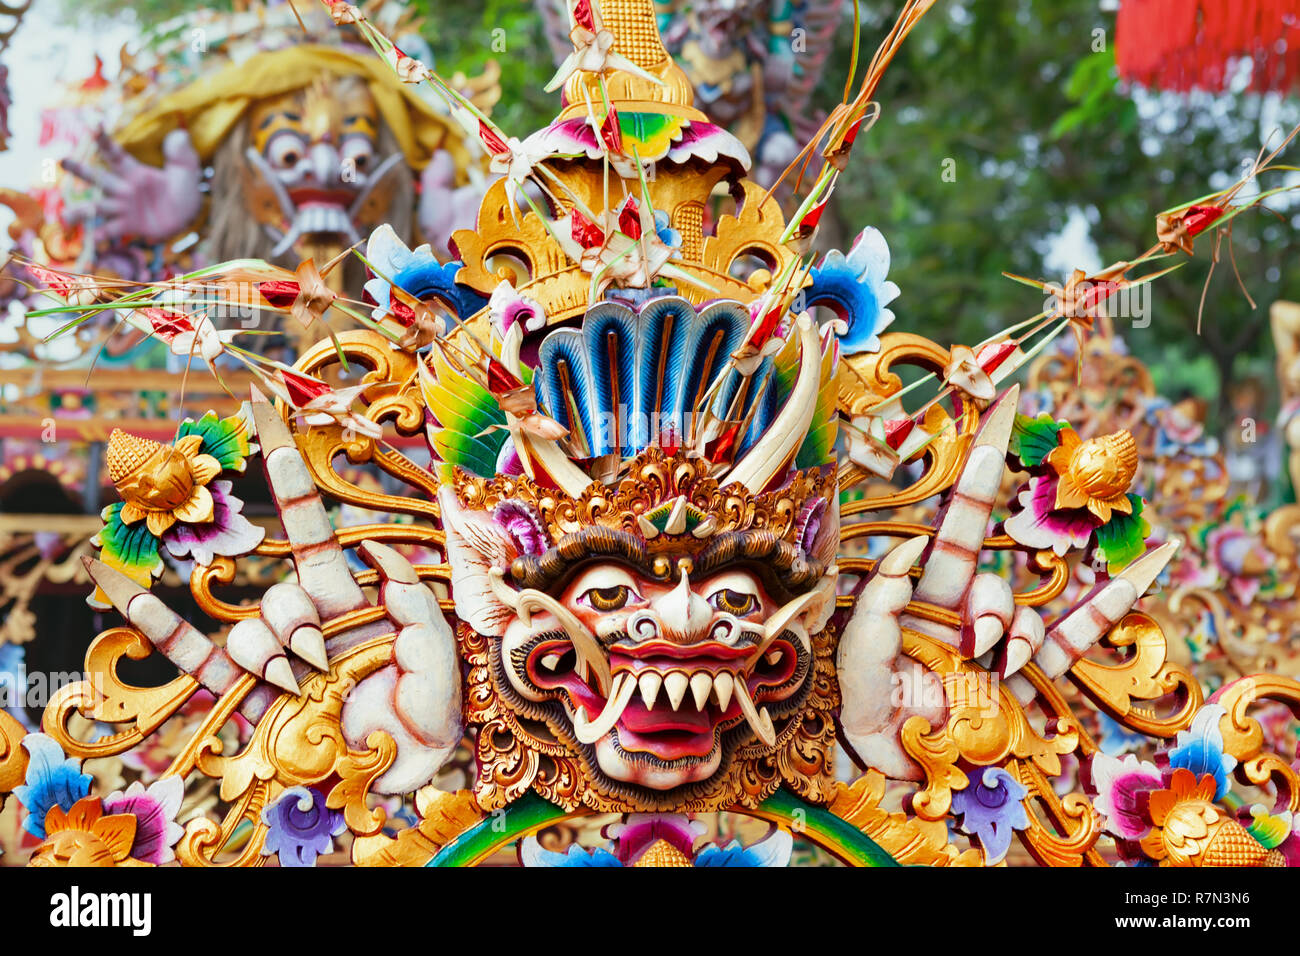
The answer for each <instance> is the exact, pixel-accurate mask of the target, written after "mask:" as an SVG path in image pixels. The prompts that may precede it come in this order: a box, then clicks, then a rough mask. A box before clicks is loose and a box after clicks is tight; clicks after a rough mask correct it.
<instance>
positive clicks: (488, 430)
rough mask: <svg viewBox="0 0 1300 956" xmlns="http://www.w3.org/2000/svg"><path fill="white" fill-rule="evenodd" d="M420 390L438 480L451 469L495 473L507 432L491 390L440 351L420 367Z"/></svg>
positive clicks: (445, 477)
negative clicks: (459, 369) (477, 382)
mask: <svg viewBox="0 0 1300 956" xmlns="http://www.w3.org/2000/svg"><path fill="white" fill-rule="evenodd" d="M420 389H421V392H422V394H423V396H424V407H425V416H426V419H427V420H426V424H425V429H426V431H427V432H428V436H429V445H430V447H431V448H432V449H433V451H434V455H435V456H436V457H435V461H434V465H435V470H436V472H437V474H438V476H439V478H441V479H442V480H444V481H446V480H449V479H450V478H451V475H452V471H453V469H455V468H462V469H464V470H465V471H467V472H469V473H470V474H473V475H477V476H479V477H481V478H490V477H492V476H493V475H495V474H496V473H497V456H498V455H500V453H501V447H502V446H503V445H504V444H505V441H506V438H507V437H508V436H509V433H508V432H507V431H506V429H505V424H506V416H505V412H503V411H501V407H500V406H499V405H498V404H497V402H496V400H495V399H494V398H493V397H492V395H491V393H490V392H488V390H487V389H485V388H483V387H482V386H480V385H478V384H476V383H475V382H472V381H470V380H469V379H468V378H466V377H465V376H464V375H462V374H461V373H460V372H459V371H458V370H457V369H456V368H454V367H453V366H452V365H451V363H450V362H448V361H447V359H446V357H445V356H444V355H443V353H442V351H441V350H440V349H434V350H433V351H432V357H431V361H430V365H429V366H428V367H425V366H422V370H421V373H420Z"/></svg>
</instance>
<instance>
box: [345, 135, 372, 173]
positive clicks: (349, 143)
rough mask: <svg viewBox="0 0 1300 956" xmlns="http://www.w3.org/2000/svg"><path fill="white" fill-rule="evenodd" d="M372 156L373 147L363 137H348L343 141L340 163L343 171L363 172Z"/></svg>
mask: <svg viewBox="0 0 1300 956" xmlns="http://www.w3.org/2000/svg"><path fill="white" fill-rule="evenodd" d="M373 154H374V146H373V145H372V144H371V142H370V140H369V139H367V138H366V137H364V136H349V137H347V138H346V139H345V140H344V141H343V150H342V157H341V159H342V162H343V166H344V168H345V169H347V168H351V169H355V170H356V171H357V172H359V173H361V172H365V171H366V168H367V167H368V166H369V165H370V158H371V156H372V155H373Z"/></svg>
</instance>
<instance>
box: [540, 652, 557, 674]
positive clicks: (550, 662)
mask: <svg viewBox="0 0 1300 956" xmlns="http://www.w3.org/2000/svg"><path fill="white" fill-rule="evenodd" d="M559 663H560V655H559V654H557V653H555V652H554V651H552V652H551V653H549V654H547V655H546V656H545V657H543V658H542V666H543V667H545V668H546V669H547V670H548V671H553V670H555V668H556V666H558V665H559Z"/></svg>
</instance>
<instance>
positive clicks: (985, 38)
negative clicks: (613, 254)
mask: <svg viewBox="0 0 1300 956" xmlns="http://www.w3.org/2000/svg"><path fill="white" fill-rule="evenodd" d="M892 7H893V5H892V4H890V5H886V4H872V5H871V6H870V10H869V11H865V12H864V31H863V44H864V46H867V47H868V48H874V46H875V44H876V43H877V42H879V41H878V38H879V37H880V36H882V35H883V33H884V32H885V30H887V28H888V25H889V22H890V21H891V20H892V17H893V15H894V12H893V9H892ZM1114 26H1115V23H1114V15H1113V14H1108V13H1104V12H1101V11H1100V10H1099V9H1098V5H1097V3H1096V2H1095V0H964V2H952V3H942V2H941V3H939V4H936V6H935V8H934V10H933V11H932V12H931V13H930V14H929V15H928V16H927V17H926V18H925V20H924V21H923V22H922V23H921V25H920V26H919V27H918V28H917V29H916V31H915V32H914V33H913V34H912V36H911V37H910V38H909V39H908V41H907V43H906V45H905V46H904V48H903V50H902V52H901V53H900V55H899V56H898V57H897V58H896V59H895V61H894V63H893V65H892V66H891V67H890V70H889V72H888V73H887V74H886V76H885V79H884V82H883V83H882V84H881V86H880V88H879V91H878V94H877V98H878V99H879V100H880V102H881V103H882V105H883V115H882V116H881V118H880V120H879V122H877V124H876V126H875V127H874V128H873V129H872V130H871V131H870V133H868V134H867V135H866V136H865V137H864V138H862V139H860V140H859V147H858V149H857V151H856V153H855V155H854V158H853V165H852V166H851V170H850V171H851V173H852V175H850V176H846V177H845V181H842V185H841V186H840V187H839V190H838V193H837V201H838V204H839V206H838V211H839V213H840V217H841V220H842V221H843V222H845V223H851V224H853V225H854V226H857V225H859V224H864V223H870V224H872V225H875V226H877V227H879V228H880V229H881V230H882V231H884V232H885V234H886V236H888V238H889V240H890V244H891V247H892V249H893V253H894V268H893V270H892V278H894V280H895V281H896V282H898V284H899V285H900V286H901V288H902V290H903V295H902V297H901V298H900V299H899V300H898V301H897V302H896V303H895V304H894V305H893V306H892V307H893V309H894V311H895V312H896V314H897V315H898V316H899V325H900V327H904V328H907V327H914V328H917V329H921V330H924V331H926V332H927V333H928V334H930V335H932V336H934V337H936V338H938V339H940V340H943V339H951V340H953V341H970V340H974V339H977V338H979V337H980V336H981V335H983V334H985V333H987V332H988V331H991V330H993V329H996V328H998V327H1000V326H1003V325H1006V324H1008V323H1010V322H1013V321H1016V320H1018V319H1021V318H1024V317H1027V316H1029V315H1032V314H1033V313H1035V312H1037V311H1038V310H1039V309H1040V308H1041V307H1042V298H1041V296H1039V295H1038V294H1037V293H1035V292H1034V290H1032V289H1028V288H1025V287H1021V286H1017V285H1015V284H1013V283H1011V282H1010V281H1009V280H1007V279H1004V278H1001V276H1000V273H1001V272H1003V271H1004V270H1005V271H1010V272H1016V273H1020V274H1025V275H1032V276H1037V277H1040V278H1050V279H1053V280H1055V281H1060V279H1061V278H1063V276H1062V275H1060V272H1061V270H1060V268H1058V269H1057V270H1056V272H1055V273H1052V272H1051V271H1050V270H1049V269H1048V268H1047V264H1046V261H1045V260H1046V258H1047V257H1048V254H1049V252H1050V251H1051V249H1052V247H1053V245H1054V243H1053V239H1054V237H1056V236H1057V235H1059V233H1060V232H1061V230H1062V228H1063V227H1064V225H1065V224H1066V223H1067V221H1069V219H1070V218H1071V215H1072V214H1075V215H1078V214H1081V215H1083V216H1084V217H1086V219H1087V223H1088V226H1089V233H1090V237H1091V239H1092V240H1093V241H1094V242H1095V243H1096V246H1097V248H1098V251H1099V254H1100V256H1101V259H1102V262H1103V263H1104V264H1109V263H1111V262H1114V261H1117V260H1120V259H1124V258H1127V257H1132V256H1135V255H1137V254H1139V253H1141V252H1142V251H1144V250H1146V249H1147V248H1148V247H1150V246H1151V245H1152V243H1153V242H1154V241H1155V214H1156V213H1157V212H1159V211H1160V210H1162V209H1165V208H1167V207H1169V206H1172V205H1174V204H1175V203H1178V202H1185V201H1188V200H1191V199H1194V198H1196V197H1198V196H1201V195H1203V194H1205V193H1206V192H1208V191H1210V190H1211V189H1217V188H1223V187H1225V186H1227V185H1229V184H1230V183H1231V182H1232V181H1233V180H1234V179H1235V178H1236V177H1237V175H1238V174H1239V172H1240V170H1241V163H1242V160H1243V159H1244V158H1246V157H1251V158H1253V157H1254V156H1255V155H1256V153H1257V152H1258V150H1259V148H1260V146H1261V144H1262V143H1263V142H1264V140H1265V139H1266V138H1268V137H1270V135H1271V141H1272V142H1273V143H1274V144H1276V143H1278V142H1280V140H1281V138H1282V136H1283V134H1284V132H1286V131H1289V130H1290V128H1291V126H1292V125H1294V124H1295V123H1296V122H1297V121H1298V120H1300V109H1297V104H1296V102H1295V101H1294V100H1290V101H1280V100H1279V98H1278V97H1262V96H1259V95H1256V94H1244V93H1241V94H1227V95H1223V96H1209V95H1207V94H1194V95H1191V96H1178V95H1173V94H1155V93H1146V92H1144V91H1140V90H1139V91H1134V90H1130V89H1127V88H1125V87H1123V86H1121V85H1119V84H1118V81H1117V79H1116V72H1115V63H1114V49H1115V47H1114V44H1115V35H1114ZM847 32H848V34H849V37H851V33H852V31H847ZM848 62H849V42H848V38H845V37H844V36H841V37H839V39H838V41H837V48H836V50H835V52H834V54H833V64H832V67H831V68H830V69H829V70H828V71H827V76H826V79H825V80H824V81H823V84H822V86H823V90H822V92H823V93H824V94H825V100H826V101H828V102H832V103H833V102H834V100H835V98H837V97H838V95H839V90H838V89H837V86H838V85H839V84H841V83H842V77H843V76H844V74H845V71H846V70H847V64H848ZM1279 127H1281V129H1280V130H1279ZM949 160H951V161H954V162H952V163H950V164H949V165H948V167H947V168H948V169H949V170H951V171H952V173H953V175H952V176H949V177H948V178H947V179H945V177H944V176H943V175H942V174H943V172H944V169H945V162H946V161H949ZM1292 161H1294V157H1292ZM954 177H955V178H954ZM1272 182H1273V183H1274V184H1275V183H1276V182H1277V180H1273V181H1272ZM1297 224H1300V223H1297ZM1295 225H1296V224H1293V223H1291V222H1288V221H1287V220H1286V219H1285V218H1281V219H1279V218H1278V217H1273V216H1270V215H1269V214H1267V213H1251V214H1248V215H1247V216H1243V217H1240V218H1239V219H1238V220H1237V221H1236V228H1235V230H1234V240H1235V251H1236V263H1237V266H1238V268H1239V271H1240V273H1241V277H1242V280H1243V282H1244V284H1245V286H1246V288H1248V289H1249V290H1250V293H1251V295H1252V296H1253V297H1254V299H1255V301H1256V303H1257V304H1258V308H1252V307H1251V305H1250V303H1249V302H1248V301H1247V300H1246V299H1245V297H1244V296H1243V295H1242V292H1241V289H1240V288H1239V287H1238V284H1237V282H1236V280H1235V278H1234V276H1233V266H1232V262H1231V261H1230V259H1229V256H1228V247H1227V243H1226V242H1225V243H1224V246H1223V249H1222V254H1221V261H1220V263H1219V265H1218V267H1217V269H1216V270H1215V273H1214V277H1213V281H1212V283H1211V285H1210V286H1209V289H1208V292H1207V294H1206V298H1205V305H1204V311H1203V318H1202V325H1201V335H1200V336H1199V337H1198V336H1197V333H1196V326H1197V315H1198V311H1199V309H1200V299H1201V293H1202V288H1203V286H1204V283H1205V280H1206V276H1207V273H1208V271H1209V265H1210V260H1211V258H1212V253H1213V249H1214V241H1213V237H1212V236H1204V237H1202V238H1201V239H1200V240H1198V242H1197V248H1196V257H1195V259H1194V260H1192V261H1191V262H1190V263H1189V264H1188V265H1185V266H1184V267H1183V268H1182V269H1180V270H1179V271H1178V272H1176V273H1174V274H1173V275H1171V276H1168V277H1166V278H1165V279H1162V280H1160V281H1159V282H1158V283H1157V285H1156V286H1155V288H1154V289H1153V291H1152V302H1151V322H1150V325H1149V326H1148V327H1146V328H1132V327H1128V326H1127V325H1126V324H1125V323H1123V322H1120V323H1119V328H1120V330H1121V331H1122V333H1123V334H1124V336H1125V338H1126V339H1127V341H1128V343H1129V345H1130V347H1131V349H1132V350H1133V351H1134V352H1135V353H1136V354H1137V355H1139V356H1140V357H1141V358H1142V359H1144V360H1145V361H1146V362H1148V363H1149V364H1150V365H1151V366H1152V368H1153V370H1154V372H1155V374H1156V377H1157V383H1158V384H1159V385H1160V387H1161V389H1162V391H1164V392H1165V393H1166V394H1170V395H1171V396H1174V397H1177V396H1178V395H1179V394H1181V393H1183V392H1188V391H1190V392H1195V393H1197V394H1200V395H1202V396H1204V397H1208V398H1215V397H1218V396H1221V395H1224V393H1225V392H1226V389H1227V386H1229V384H1230V383H1231V382H1233V381H1234V380H1236V379H1240V378H1242V377H1244V376H1246V375H1252V374H1260V375H1263V376H1265V377H1271V374H1272V366H1271V362H1272V355H1271V352H1272V348H1271V343H1270V342H1269V335H1268V317H1267V310H1268V304H1269V303H1271V302H1273V301H1274V300H1276V299H1279V298H1290V299H1295V298H1296V297H1298V296H1300V271H1297V270H1295V269H1293V268H1288V266H1289V265H1290V264H1291V263H1293V262H1294V261H1295V259H1296V254H1297V252H1300V234H1297V232H1296V230H1295V228H1294V226H1295ZM1184 258H1185V257H1184ZM1080 265H1086V263H1080Z"/></svg>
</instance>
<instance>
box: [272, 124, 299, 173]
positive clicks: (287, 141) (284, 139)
mask: <svg viewBox="0 0 1300 956" xmlns="http://www.w3.org/2000/svg"><path fill="white" fill-rule="evenodd" d="M303 152H304V148H303V141H302V138H301V137H300V136H298V134H297V133H292V132H289V131H287V130H282V131H280V132H278V133H276V134H275V135H274V136H272V137H271V141H270V142H269V143H267V144H266V158H267V161H268V162H270V164H271V165H272V166H275V167H276V168H277V169H292V168H293V167H294V166H297V165H298V162H299V160H301V159H302V157H303Z"/></svg>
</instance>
